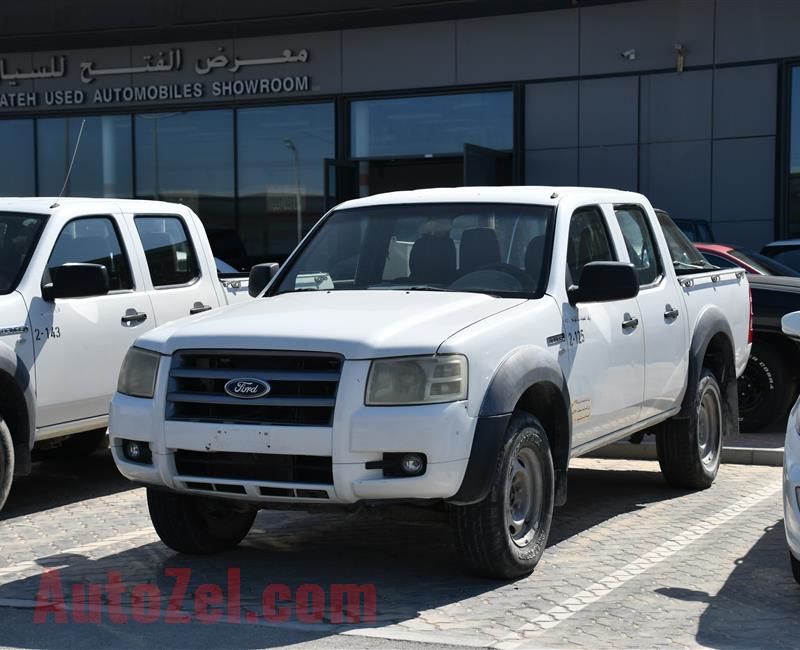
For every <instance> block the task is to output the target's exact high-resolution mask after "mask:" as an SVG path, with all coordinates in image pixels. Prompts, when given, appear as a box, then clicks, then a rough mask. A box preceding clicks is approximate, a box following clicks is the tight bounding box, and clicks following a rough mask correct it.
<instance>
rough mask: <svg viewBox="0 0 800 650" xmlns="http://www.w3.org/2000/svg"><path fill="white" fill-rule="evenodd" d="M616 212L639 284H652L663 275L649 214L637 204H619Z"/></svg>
mask: <svg viewBox="0 0 800 650" xmlns="http://www.w3.org/2000/svg"><path fill="white" fill-rule="evenodd" d="M614 213H615V214H616V215H617V221H618V222H619V227H620V229H621V230H622V237H623V239H624V240H625V247H626V248H627V249H628V257H630V259H631V263H632V264H633V266H634V268H635V269H636V277H637V278H638V279H639V286H642V287H643V286H646V285H648V284H652V283H653V282H655V281H656V280H658V278H659V277H660V276H661V272H662V266H661V261H660V260H659V258H658V251H657V249H656V244H655V240H654V238H653V234H652V232H651V230H650V224H649V223H648V221H647V216H646V215H645V213H644V211H643V210H642V209H641V208H640V207H638V206H635V205H633V206H617V207H615V208H614Z"/></svg>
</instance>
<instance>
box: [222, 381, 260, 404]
mask: <svg viewBox="0 0 800 650" xmlns="http://www.w3.org/2000/svg"><path fill="white" fill-rule="evenodd" d="M269 391H270V385H269V384H268V383H267V382H265V381H261V380H260V379H247V378H243V377H237V378H236V379H231V380H230V381H229V382H227V383H226V384H225V392H226V393H228V395H230V396H231V397H238V398H239V399H256V398H257V397H263V396H264V395H266V394H267V393H269Z"/></svg>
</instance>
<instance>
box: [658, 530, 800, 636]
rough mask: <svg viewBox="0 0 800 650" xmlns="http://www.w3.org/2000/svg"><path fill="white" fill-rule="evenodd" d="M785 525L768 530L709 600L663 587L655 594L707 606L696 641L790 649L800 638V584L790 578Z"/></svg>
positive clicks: (702, 595)
mask: <svg viewBox="0 0 800 650" xmlns="http://www.w3.org/2000/svg"><path fill="white" fill-rule="evenodd" d="M788 554H789V550H788V547H787V546H786V537H785V533H784V529H783V522H782V521H781V522H780V523H778V524H776V525H774V526H770V527H768V528H766V529H765V530H764V534H763V535H762V536H761V538H760V539H759V540H758V542H756V543H755V544H754V545H753V546H752V547H751V548H750V550H749V551H748V552H747V554H746V555H745V556H744V557H741V558H739V559H738V560H736V563H735V564H736V567H735V568H734V570H733V571H732V572H731V574H730V576H729V577H728V580H727V581H726V582H725V584H724V585H723V586H722V588H721V589H720V590H719V593H717V594H715V595H711V594H709V593H707V592H705V591H696V590H691V589H682V588H678V587H662V588H659V589H656V590H655V591H656V592H657V593H660V594H662V595H664V596H668V597H670V598H676V599H678V600H683V601H695V602H703V603H708V607H706V609H705V611H704V612H703V614H702V615H701V616H700V621H699V624H698V629H697V635H696V640H697V643H699V644H700V645H702V646H710V647H717V648H788V647H794V648H796V647H797V644H798V639H800V617H798V615H797V611H798V606H800V585H798V584H797V583H796V582H795V581H794V578H792V572H791V568H790V566H789V555H788Z"/></svg>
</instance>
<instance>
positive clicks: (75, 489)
mask: <svg viewBox="0 0 800 650" xmlns="http://www.w3.org/2000/svg"><path fill="white" fill-rule="evenodd" d="M134 487H135V486H134V485H133V484H132V483H131V482H130V481H128V480H127V479H126V478H124V477H123V476H122V475H121V474H120V473H119V471H117V468H116V466H115V465H114V461H113V459H112V458H111V452H110V451H109V450H108V449H104V450H102V451H97V452H95V453H94V454H92V455H91V456H89V457H87V458H83V459H79V460H45V461H41V462H37V463H34V464H33V471H32V472H31V474H30V475H29V476H20V477H17V478H15V479H14V483H13V484H12V486H11V494H10V495H9V496H8V500H7V501H6V505H5V507H4V508H3V510H2V511H1V512H0V521H3V520H4V519H13V518H15V517H22V516H25V515H29V514H31V513H34V512H40V511H43V510H49V509H51V508H57V507H59V506H65V505H68V504H70V503H76V502H78V501H85V500H87V499H94V498H95V497H101V496H106V495H109V494H115V493H117V492H123V491H125V490H131V489H133V488H134Z"/></svg>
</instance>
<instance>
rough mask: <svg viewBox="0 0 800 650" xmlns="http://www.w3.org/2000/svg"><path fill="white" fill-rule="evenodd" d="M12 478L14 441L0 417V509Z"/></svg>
mask: <svg viewBox="0 0 800 650" xmlns="http://www.w3.org/2000/svg"><path fill="white" fill-rule="evenodd" d="M13 480H14V441H13V440H12V439H11V431H9V430H8V427H7V426H6V423H5V422H4V421H3V418H2V417H0V510H2V509H3V506H4V505H5V503H6V499H7V498H8V493H9V492H11V481H13Z"/></svg>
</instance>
